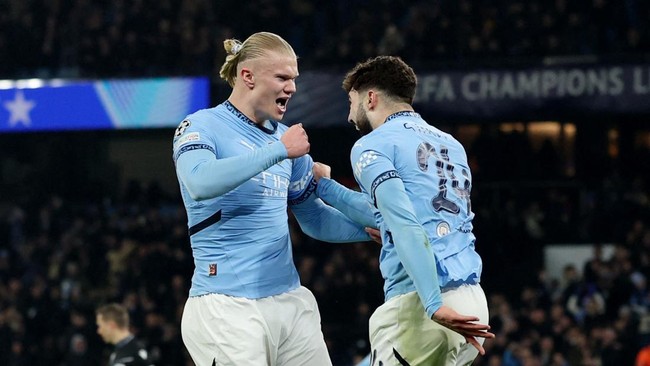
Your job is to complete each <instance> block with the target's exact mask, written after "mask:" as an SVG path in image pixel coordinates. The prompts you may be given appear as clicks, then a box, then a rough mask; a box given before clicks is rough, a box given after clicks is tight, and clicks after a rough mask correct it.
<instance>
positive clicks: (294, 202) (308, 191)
mask: <svg viewBox="0 0 650 366" xmlns="http://www.w3.org/2000/svg"><path fill="white" fill-rule="evenodd" d="M317 186H318V185H317V184H316V181H315V180H314V178H312V179H311V181H310V182H309V186H308V187H307V189H305V191H304V192H302V194H301V195H300V196H299V197H298V198H294V199H292V200H289V204H290V205H297V204H300V203H303V202H305V201H306V200H307V198H309V196H311V194H312V193H314V191H315V190H316V187H317Z"/></svg>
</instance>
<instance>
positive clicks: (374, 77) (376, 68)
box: [343, 56, 417, 104]
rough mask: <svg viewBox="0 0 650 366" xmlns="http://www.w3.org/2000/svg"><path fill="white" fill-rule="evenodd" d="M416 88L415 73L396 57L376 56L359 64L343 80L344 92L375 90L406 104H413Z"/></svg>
mask: <svg viewBox="0 0 650 366" xmlns="http://www.w3.org/2000/svg"><path fill="white" fill-rule="evenodd" d="M416 86H417V77H416V76H415V72H414V71H413V69H412V68H411V67H410V66H409V65H407V64H406V62H404V61H402V59H401V58H399V57H396V56H377V57H374V58H370V59H368V60H366V61H365V62H360V63H358V64H357V65H356V66H355V67H354V68H353V69H352V70H350V71H349V72H348V73H347V75H345V79H343V89H345V91H346V92H350V90H352V89H354V90H356V91H361V90H367V89H371V88H376V89H379V90H381V91H383V92H385V93H387V94H389V95H390V96H391V97H393V98H395V99H398V100H399V101H401V102H406V103H408V104H412V103H413V98H414V97H415V88H416Z"/></svg>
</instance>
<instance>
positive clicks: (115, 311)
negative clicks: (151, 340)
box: [96, 303, 152, 366]
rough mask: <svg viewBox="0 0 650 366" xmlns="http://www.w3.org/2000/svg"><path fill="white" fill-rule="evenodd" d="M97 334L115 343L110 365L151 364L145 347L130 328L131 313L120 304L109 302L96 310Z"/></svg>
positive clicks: (140, 365)
mask: <svg viewBox="0 0 650 366" xmlns="http://www.w3.org/2000/svg"><path fill="white" fill-rule="evenodd" d="M96 323H97V334H99V335H100V336H101V337H102V339H103V340H104V342H106V343H110V344H112V345H115V350H113V352H112V353H111V356H110V359H109V362H108V365H109V366H118V365H124V366H151V365H152V364H151V363H150V360H149V354H148V352H147V350H146V349H145V347H144V346H143V345H142V344H141V343H140V341H138V340H137V339H136V337H135V335H133V333H131V331H130V330H129V313H128V311H127V310H126V308H125V307H124V306H122V305H120V304H115V303H113V304H107V305H103V306H100V307H99V308H97V310H96Z"/></svg>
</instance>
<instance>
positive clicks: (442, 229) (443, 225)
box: [436, 221, 451, 237]
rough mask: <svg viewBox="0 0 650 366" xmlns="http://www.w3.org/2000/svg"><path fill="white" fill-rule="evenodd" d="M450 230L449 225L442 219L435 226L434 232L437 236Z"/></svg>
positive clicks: (441, 235) (443, 234)
mask: <svg viewBox="0 0 650 366" xmlns="http://www.w3.org/2000/svg"><path fill="white" fill-rule="evenodd" d="M450 231H451V228H450V227H449V224H448V223H447V222H446V221H443V222H441V223H439V224H438V226H437V227H436V234H438V236H439V237H443V236H445V235H447V234H449V232H450Z"/></svg>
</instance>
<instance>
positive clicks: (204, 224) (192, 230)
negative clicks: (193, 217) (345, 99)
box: [189, 210, 221, 236]
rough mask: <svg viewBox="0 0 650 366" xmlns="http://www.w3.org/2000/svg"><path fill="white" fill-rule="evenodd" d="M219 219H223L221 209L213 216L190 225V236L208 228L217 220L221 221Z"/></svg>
mask: <svg viewBox="0 0 650 366" xmlns="http://www.w3.org/2000/svg"><path fill="white" fill-rule="evenodd" d="M219 220H221V210H219V211H217V212H215V213H214V214H213V215H212V216H210V217H208V218H207V219H205V220H203V221H201V222H199V223H198V224H196V225H193V226H192V227H190V229H189V233H190V236H192V235H194V234H196V233H198V232H199V231H201V230H203V229H205V228H207V227H208V226H211V225H214V224H216V223H217V222H219Z"/></svg>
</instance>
